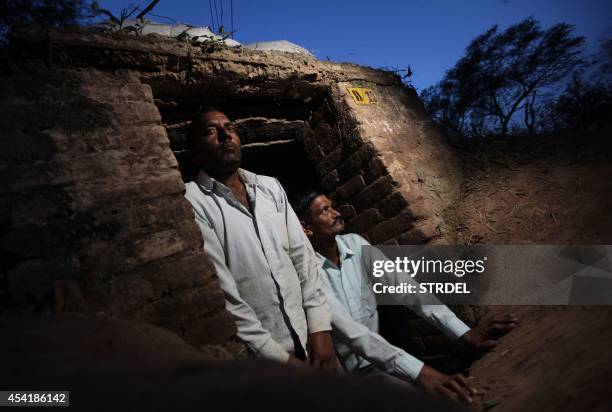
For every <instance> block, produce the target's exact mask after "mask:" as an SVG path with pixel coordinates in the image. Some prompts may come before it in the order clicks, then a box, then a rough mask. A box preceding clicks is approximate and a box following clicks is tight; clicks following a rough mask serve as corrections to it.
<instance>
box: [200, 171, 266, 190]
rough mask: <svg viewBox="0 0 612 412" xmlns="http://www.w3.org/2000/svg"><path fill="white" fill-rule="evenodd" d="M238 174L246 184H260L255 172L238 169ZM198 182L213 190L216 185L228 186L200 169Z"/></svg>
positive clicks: (205, 188)
mask: <svg viewBox="0 0 612 412" xmlns="http://www.w3.org/2000/svg"><path fill="white" fill-rule="evenodd" d="M238 176H240V180H242V181H243V182H244V183H245V184H254V185H257V184H258V180H257V175H256V174H255V173H251V172H249V171H248V170H244V169H238ZM196 182H197V183H198V184H199V185H200V186H201V187H202V188H203V189H204V190H205V191H206V192H212V191H213V189H214V188H215V185H220V186H221V187H222V188H226V186H225V185H224V184H223V183H220V182H218V181H216V180H215V179H213V178H212V177H210V176H209V175H208V173H206V172H205V171H204V170H200V172H199V173H198V176H197V177H196Z"/></svg>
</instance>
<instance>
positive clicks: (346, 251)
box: [316, 235, 355, 268]
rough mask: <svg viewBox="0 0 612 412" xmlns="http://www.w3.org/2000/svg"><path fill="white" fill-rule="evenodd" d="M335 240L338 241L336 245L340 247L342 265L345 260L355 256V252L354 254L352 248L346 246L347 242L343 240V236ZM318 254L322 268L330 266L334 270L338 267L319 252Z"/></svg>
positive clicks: (338, 236)
mask: <svg viewBox="0 0 612 412" xmlns="http://www.w3.org/2000/svg"><path fill="white" fill-rule="evenodd" d="M335 240H336V245H338V253H339V254H340V263H341V264H343V263H344V261H345V260H347V259H348V258H350V257H351V256H353V255H355V252H353V251H352V250H351V248H349V246H348V245H347V244H346V242H345V241H344V239H343V238H342V235H337V236H336V238H335ZM316 253H317V257H318V258H319V262H320V263H321V265H322V266H329V267H334V268H335V267H336V265H334V264H333V263H331V262H330V261H329V259H327V258H326V257H325V256H323V255H322V254H320V253H319V252H316Z"/></svg>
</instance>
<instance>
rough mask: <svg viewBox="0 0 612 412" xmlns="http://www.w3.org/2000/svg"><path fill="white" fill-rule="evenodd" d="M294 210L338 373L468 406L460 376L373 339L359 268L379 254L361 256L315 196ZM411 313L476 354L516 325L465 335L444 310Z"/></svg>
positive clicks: (372, 304)
mask: <svg viewBox="0 0 612 412" xmlns="http://www.w3.org/2000/svg"><path fill="white" fill-rule="evenodd" d="M295 207H296V212H297V213H298V216H299V217H300V219H301V223H302V226H303V228H304V232H305V233H306V234H307V235H308V238H309V239H310V241H311V243H312V245H313V247H314V248H315V250H316V251H317V255H318V256H319V259H320V262H321V263H320V265H321V266H320V271H321V279H322V282H323V288H324V290H325V293H326V294H327V300H328V303H329V305H330V308H331V310H332V326H333V331H332V334H333V337H334V341H335V343H336V350H337V352H338V356H339V359H340V361H341V363H342V364H343V365H344V367H345V368H346V369H347V370H349V371H355V372H361V373H367V374H370V373H376V374H379V373H381V372H385V373H388V374H390V375H393V376H394V377H397V378H400V379H402V380H405V381H409V382H414V383H415V384H416V385H417V386H420V387H421V388H424V389H425V390H427V391H429V392H432V393H437V394H441V395H444V396H447V397H449V398H453V399H455V398H456V397H457V396H458V397H460V398H461V399H463V400H464V401H467V402H470V401H471V397H470V392H472V391H473V389H472V388H471V387H470V386H469V384H468V383H467V380H466V378H465V377H464V376H463V375H461V374H456V375H452V376H448V375H445V374H443V373H441V372H439V371H437V370H435V369H433V368H431V367H428V366H427V365H424V364H423V362H421V361H420V360H418V359H416V358H415V357H413V356H412V355H410V354H408V353H406V352H405V351H404V350H402V349H400V348H398V347H396V346H393V345H392V344H390V343H389V342H387V341H386V340H385V339H384V338H383V337H382V336H380V335H379V334H378V328H379V327H378V312H377V307H376V298H375V296H374V293H373V292H372V289H371V288H370V287H369V278H368V273H366V270H367V269H366V268H367V267H370V268H371V267H372V265H371V264H365V265H364V264H363V260H385V256H384V255H383V254H382V252H380V251H378V250H377V249H374V248H372V249H371V250H372V254H373V255H372V256H362V246H369V243H368V242H367V241H366V240H365V239H364V238H362V237H361V236H359V235H357V234H343V233H344V222H343V221H342V216H341V215H340V213H339V212H338V211H336V210H335V209H334V208H333V207H332V202H331V201H330V200H329V199H328V198H327V196H325V195H324V194H322V193H321V192H316V191H313V192H311V193H309V194H307V195H306V196H304V197H303V198H302V199H300V201H299V202H298V204H297V205H296V206H295ZM368 250H370V249H368ZM377 253H378V255H376V254H377ZM411 309H413V310H415V311H416V312H417V313H418V314H419V315H420V316H421V317H423V318H424V319H426V320H427V321H429V322H430V323H432V324H434V325H435V326H436V327H438V328H439V329H441V330H442V331H443V332H444V333H445V334H446V335H447V336H449V337H451V338H456V339H462V340H463V341H464V342H465V343H466V344H468V345H470V346H471V347H473V348H474V349H476V350H487V349H490V348H491V347H493V346H495V340H494V339H493V336H494V335H495V333H499V332H501V333H505V332H507V331H509V330H511V329H513V328H514V327H515V326H516V324H517V322H518V320H517V319H516V317H515V316H514V315H511V314H505V315H500V316H497V317H494V318H492V319H491V321H487V322H484V323H483V324H482V325H479V327H478V328H474V329H470V328H469V327H468V326H467V325H466V324H465V323H463V322H462V321H461V320H460V319H459V318H457V316H456V315H455V314H454V313H453V312H452V311H451V310H450V309H448V307H446V306H445V305H442V304H439V305H418V306H413V307H411Z"/></svg>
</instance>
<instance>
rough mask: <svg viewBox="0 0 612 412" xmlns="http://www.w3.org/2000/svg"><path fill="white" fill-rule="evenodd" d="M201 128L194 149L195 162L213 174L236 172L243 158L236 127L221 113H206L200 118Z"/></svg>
mask: <svg viewBox="0 0 612 412" xmlns="http://www.w3.org/2000/svg"><path fill="white" fill-rule="evenodd" d="M199 120H200V122H201V128H200V133H199V136H198V137H197V138H196V140H195V143H194V146H193V148H192V151H193V153H192V156H193V157H192V159H193V162H194V163H195V164H196V165H197V166H199V167H200V168H202V169H204V170H207V171H213V172H230V173H231V172H234V171H236V170H237V169H238V168H239V167H240V161H241V158H242V154H241V150H240V138H239V137H238V133H237V132H236V126H235V125H234V124H233V123H232V122H231V121H230V120H229V119H228V118H227V116H226V115H225V114H223V113H221V112H217V111H212V112H206V113H204V114H202V115H201V117H200V119H199Z"/></svg>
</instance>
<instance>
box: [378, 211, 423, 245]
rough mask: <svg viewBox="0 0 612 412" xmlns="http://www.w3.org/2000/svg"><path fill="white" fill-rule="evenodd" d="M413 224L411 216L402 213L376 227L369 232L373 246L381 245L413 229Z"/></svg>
mask: <svg viewBox="0 0 612 412" xmlns="http://www.w3.org/2000/svg"><path fill="white" fill-rule="evenodd" d="M412 223H413V218H412V215H411V214H409V213H400V214H399V215H397V216H395V217H392V218H391V219H387V220H385V221H384V222H382V223H379V224H377V225H376V226H374V227H373V228H372V229H370V230H369V231H368V236H369V237H370V239H371V241H372V244H380V243H382V242H384V241H386V240H389V239H391V238H394V237H396V236H397V235H399V234H401V233H403V232H406V231H407V230H409V229H411V228H412V226H413V224H412ZM400 243H401V242H400Z"/></svg>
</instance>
